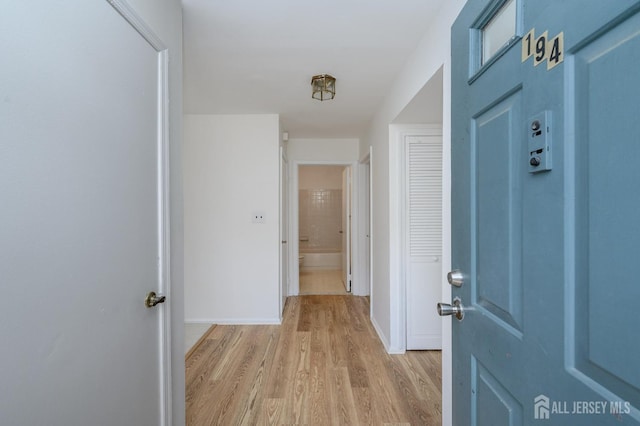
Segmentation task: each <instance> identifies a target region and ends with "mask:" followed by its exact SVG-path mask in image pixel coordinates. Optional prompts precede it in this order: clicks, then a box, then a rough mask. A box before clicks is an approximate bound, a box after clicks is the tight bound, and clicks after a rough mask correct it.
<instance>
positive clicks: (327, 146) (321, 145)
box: [287, 139, 360, 163]
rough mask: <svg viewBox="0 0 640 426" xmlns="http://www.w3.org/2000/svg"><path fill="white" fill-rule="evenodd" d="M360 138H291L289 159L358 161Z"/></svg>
mask: <svg viewBox="0 0 640 426" xmlns="http://www.w3.org/2000/svg"><path fill="white" fill-rule="evenodd" d="M359 143H360V140H359V139H289V142H288V146H287V155H288V156H289V161H291V162H293V161H308V162H319V163H322V162H325V163H330V162H345V161H349V162H350V161H358V159H359V157H358V149H359Z"/></svg>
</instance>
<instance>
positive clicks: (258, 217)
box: [251, 211, 265, 223]
mask: <svg viewBox="0 0 640 426" xmlns="http://www.w3.org/2000/svg"><path fill="white" fill-rule="evenodd" d="M251 222H253V223H265V214H264V212H262V211H255V212H253V213H251Z"/></svg>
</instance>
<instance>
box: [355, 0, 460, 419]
mask: <svg viewBox="0 0 640 426" xmlns="http://www.w3.org/2000/svg"><path fill="white" fill-rule="evenodd" d="M464 4H465V0H452V1H448V2H445V3H443V5H442V7H441V8H440V10H439V11H438V14H437V15H435V16H434V17H433V19H432V21H431V23H428V25H425V28H428V30H427V32H426V33H425V35H424V36H423V38H422V40H421V42H420V43H419V45H418V47H417V48H416V50H415V52H414V53H413V55H412V57H411V58H410V59H409V61H407V63H406V64H405V65H404V68H403V71H402V72H401V73H400V74H399V77H398V78H397V80H396V82H395V84H394V87H393V89H392V90H391V92H390V94H389V95H388V96H387V98H386V100H385V102H384V103H383V105H382V106H381V108H380V109H379V110H378V112H377V113H376V115H375V117H374V118H373V120H372V122H371V125H370V127H369V128H368V130H367V134H366V136H365V137H364V138H363V139H362V140H361V143H360V155H361V156H364V155H366V153H367V152H368V150H369V146H372V147H373V152H374V155H373V159H372V160H373V161H372V165H371V167H372V170H373V172H374V176H373V179H372V187H373V194H372V202H373V208H372V217H373V223H372V244H373V247H374V251H373V259H372V264H373V284H372V294H371V308H372V312H371V319H372V322H373V324H374V326H375V327H376V330H377V332H378V334H379V335H380V338H381V339H382V341H383V343H384V344H385V346H386V348H387V350H388V351H389V352H399V351H402V344H401V341H402V337H401V332H402V329H403V327H401V324H404V321H405V318H404V312H401V310H400V309H399V306H400V305H401V298H403V297H404V295H403V294H400V292H399V290H398V289H399V283H398V281H397V269H398V267H399V266H398V264H397V259H396V256H395V250H394V249H393V248H392V247H391V243H392V241H393V240H395V239H397V232H396V231H393V230H392V229H391V227H390V220H389V218H390V209H391V208H392V202H393V201H392V200H393V199H396V198H397V194H396V191H395V188H396V187H397V185H395V183H394V184H393V186H391V185H390V180H392V179H394V178H395V177H393V176H391V175H390V169H389V166H390V163H394V162H395V161H396V158H395V151H394V147H391V146H390V144H389V141H390V140H393V139H394V138H395V136H396V135H395V132H394V130H393V129H392V128H390V124H391V123H393V122H394V120H395V118H396V117H397V116H398V115H399V114H400V112H401V111H402V110H403V109H404V108H405V107H406V106H407V105H408V104H409V103H410V102H411V100H412V99H413V98H414V96H415V95H416V94H417V93H418V92H419V91H420V90H421V89H422V87H423V86H424V85H425V84H426V83H427V82H428V81H429V79H430V78H431V77H432V76H434V75H435V74H436V72H437V71H438V69H439V68H440V67H443V122H442V129H443V132H442V138H443V219H444V223H443V261H442V265H443V266H442V267H443V282H442V289H443V299H445V301H446V299H447V298H449V297H450V289H449V288H448V285H447V283H446V280H445V279H444V277H445V275H444V274H445V272H446V271H445V270H448V268H449V267H450V265H451V256H450V253H451V240H450V229H451V225H450V223H449V217H450V207H449V205H450V197H449V196H450V170H451V168H450V164H449V163H450V155H449V151H450V149H451V131H450V127H451V113H450V109H451V79H450V73H451V46H450V45H451V43H450V40H451V25H452V24H453V22H454V20H455V18H456V17H457V15H458V13H459V12H460V10H461V9H462V6H463V5H464ZM391 188H393V189H391ZM442 343H443V389H442V392H443V417H442V423H443V425H448V424H451V373H450V372H451V329H450V322H449V321H443V342H442Z"/></svg>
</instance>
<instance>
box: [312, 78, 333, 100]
mask: <svg viewBox="0 0 640 426" xmlns="http://www.w3.org/2000/svg"><path fill="white" fill-rule="evenodd" d="M311 91H312V92H311V97H312V98H313V99H317V100H319V101H326V100H329V99H333V98H334V97H335V96H336V79H335V77H332V76H330V75H329V74H320V75H314V76H313V77H312V78H311Z"/></svg>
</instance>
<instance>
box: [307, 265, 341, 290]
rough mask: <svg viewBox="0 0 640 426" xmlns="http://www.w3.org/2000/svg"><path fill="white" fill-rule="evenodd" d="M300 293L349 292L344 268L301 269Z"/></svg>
mask: <svg viewBox="0 0 640 426" xmlns="http://www.w3.org/2000/svg"><path fill="white" fill-rule="evenodd" d="M300 294H347V291H346V290H345V288H344V282H343V281H342V270H341V269H339V270H333V269H331V270H324V269H317V270H310V271H300Z"/></svg>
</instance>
